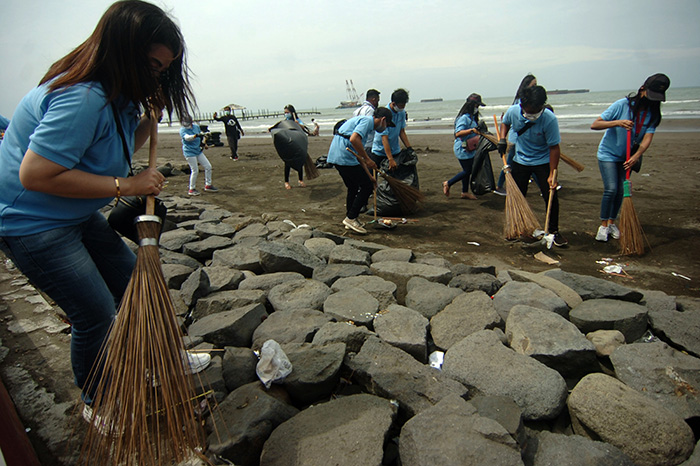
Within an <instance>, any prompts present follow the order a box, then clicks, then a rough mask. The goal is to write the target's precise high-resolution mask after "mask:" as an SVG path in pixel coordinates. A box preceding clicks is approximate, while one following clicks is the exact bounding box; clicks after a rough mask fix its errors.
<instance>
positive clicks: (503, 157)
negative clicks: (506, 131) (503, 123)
mask: <svg viewBox="0 0 700 466" xmlns="http://www.w3.org/2000/svg"><path fill="white" fill-rule="evenodd" d="M493 124H494V125H496V136H498V140H499V141H500V139H501V129H500V128H499V127H498V118H496V115H495V114H494V115H493ZM501 158H502V159H503V167H505V166H506V165H508V163H507V162H506V154H503V155H502V156H501Z"/></svg>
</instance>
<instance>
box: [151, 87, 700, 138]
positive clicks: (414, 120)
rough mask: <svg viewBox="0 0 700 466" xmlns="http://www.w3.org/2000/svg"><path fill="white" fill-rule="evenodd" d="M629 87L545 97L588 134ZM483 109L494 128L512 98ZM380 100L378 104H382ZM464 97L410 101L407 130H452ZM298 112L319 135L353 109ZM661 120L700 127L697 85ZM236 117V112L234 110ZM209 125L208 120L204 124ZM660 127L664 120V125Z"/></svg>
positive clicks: (682, 91)
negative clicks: (303, 113) (591, 127)
mask: <svg viewBox="0 0 700 466" xmlns="http://www.w3.org/2000/svg"><path fill="white" fill-rule="evenodd" d="M634 91H636V89H632V90H618V91H603V92H587V93H583V94H560V95H552V96H549V99H548V102H549V104H550V105H551V106H552V107H553V108H554V113H555V114H556V115H557V118H558V120H559V128H560V130H561V132H568V133H583V132H589V131H591V130H590V126H591V123H592V122H593V121H594V120H595V119H596V118H598V117H599V116H600V114H601V113H602V112H603V111H604V110H605V109H606V108H608V107H609V106H610V104H612V103H613V102H615V101H616V100H618V99H621V98H622V97H625V96H626V95H627V94H629V93H630V92H634ZM482 98H483V100H484V102H485V103H486V106H485V107H482V108H481V118H482V119H484V120H485V121H486V124H487V125H488V127H489V129H490V130H492V129H493V115H497V116H498V117H499V119H500V116H501V114H502V113H503V112H505V111H506V110H507V109H508V107H509V106H510V104H511V103H512V102H513V97H512V96H505V97H489V96H486V95H484V96H482ZM386 103H387V102H385V101H382V102H380V105H386ZM463 103H464V100H462V99H460V100H444V101H442V102H413V101H409V102H408V105H407V106H406V111H407V113H408V126H407V129H406V130H407V132H408V133H409V134H410V133H413V134H451V133H452V125H453V124H454V119H455V116H456V115H457V112H459V109H460V108H461V106H462V104H463ZM297 109H298V110H299V111H315V112H319V113H318V114H314V115H303V116H301V118H302V120H303V122H304V123H305V124H307V126H309V127H313V125H311V118H314V119H315V120H316V121H317V122H318V124H319V126H320V127H321V135H329V134H331V132H332V129H333V126H334V125H335V124H336V123H337V122H338V121H339V120H342V119H343V118H350V117H351V116H352V112H353V110H354V109H336V108H319V109H304V108H303V107H302V105H297ZM661 112H662V115H663V118H664V120H667V119H668V120H688V124H687V125H682V124H681V125H674V128H673V129H666V128H664V131H670V130H672V131H679V132H688V131H700V126H698V125H697V121H694V120H693V119H697V118H700V87H688V88H671V89H669V90H668V91H667V92H666V102H664V103H662V105H661ZM236 115H237V116H240V112H236ZM277 121H279V117H278V118H268V119H262V118H261V119H255V120H245V121H241V125H242V126H243V130H244V131H245V133H246V137H269V133H268V132H267V128H269V127H270V126H272V125H274V124H275V123H276V122H277ZM203 123H204V124H207V123H206V122H203ZM208 126H209V130H210V131H222V132H223V131H224V127H223V124H222V123H220V122H217V121H214V122H212V123H209V124H208ZM662 128H663V123H662ZM178 129H179V126H177V125H173V126H171V127H167V126H165V125H162V129H161V131H163V132H177V131H178Z"/></svg>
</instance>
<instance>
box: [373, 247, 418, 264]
mask: <svg viewBox="0 0 700 466" xmlns="http://www.w3.org/2000/svg"><path fill="white" fill-rule="evenodd" d="M411 259H413V251H411V250H410V249H404V248H387V249H382V250H381V251H377V252H375V253H374V254H372V263H375V262H383V261H398V262H411Z"/></svg>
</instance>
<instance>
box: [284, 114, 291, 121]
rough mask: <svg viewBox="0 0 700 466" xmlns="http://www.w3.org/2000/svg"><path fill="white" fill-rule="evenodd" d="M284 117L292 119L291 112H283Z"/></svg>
mask: <svg viewBox="0 0 700 466" xmlns="http://www.w3.org/2000/svg"><path fill="white" fill-rule="evenodd" d="M284 119H285V120H291V119H292V114H291V113H285V114H284Z"/></svg>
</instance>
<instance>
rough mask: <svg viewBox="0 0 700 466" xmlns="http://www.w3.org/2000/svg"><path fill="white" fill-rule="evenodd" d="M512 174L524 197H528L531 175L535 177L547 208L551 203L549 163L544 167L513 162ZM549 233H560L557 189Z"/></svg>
mask: <svg viewBox="0 0 700 466" xmlns="http://www.w3.org/2000/svg"><path fill="white" fill-rule="evenodd" d="M511 173H512V174H513V179H514V180H515V183H516V184H517V185H518V188H520V191H521V192H522V193H523V196H525V195H527V185H528V183H529V180H530V176H531V175H533V174H534V175H535V176H536V178H535V180H534V181H535V182H536V183H537V185H538V186H539V187H540V192H541V193H542V199H544V206H545V209H546V208H547V202H548V201H549V183H547V179H548V178H549V163H544V164H542V165H533V166H529V165H521V164H519V163H518V162H515V161H513V163H512V164H511ZM549 231H550V233H556V232H557V231H559V196H557V191H556V189H555V190H554V198H552V212H551V214H550V215H549Z"/></svg>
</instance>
